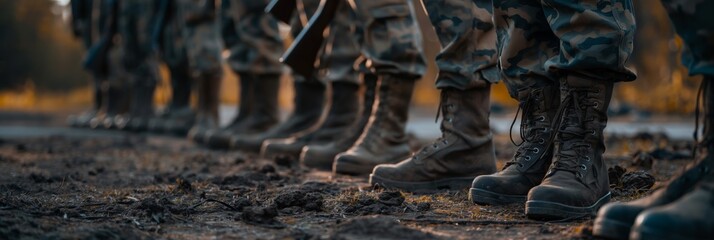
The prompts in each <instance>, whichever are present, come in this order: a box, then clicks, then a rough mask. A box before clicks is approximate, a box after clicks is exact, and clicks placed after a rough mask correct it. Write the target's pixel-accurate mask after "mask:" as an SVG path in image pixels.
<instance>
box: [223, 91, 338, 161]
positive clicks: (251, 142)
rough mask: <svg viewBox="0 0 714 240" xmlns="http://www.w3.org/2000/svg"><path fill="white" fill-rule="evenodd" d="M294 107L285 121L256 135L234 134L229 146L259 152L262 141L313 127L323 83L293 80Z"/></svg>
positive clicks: (288, 135)
mask: <svg viewBox="0 0 714 240" xmlns="http://www.w3.org/2000/svg"><path fill="white" fill-rule="evenodd" d="M294 86H295V109H294V110H293V113H292V114H291V115H290V117H288V119H287V120H285V122H283V123H281V124H279V125H277V126H275V127H273V128H271V129H270V130H268V131H265V132H263V133H260V134H256V135H236V136H233V137H232V138H231V148H232V149H236V150H241V151H246V152H251V153H259V152H260V148H261V146H262V145H263V141H265V140H267V139H282V138H287V137H290V136H293V135H294V134H297V133H299V132H302V131H305V130H307V129H310V128H311V127H314V126H315V125H316V124H317V123H319V121H320V117H321V115H322V107H323V105H324V102H325V85H323V84H322V83H319V82H317V81H311V82H295V83H294Z"/></svg>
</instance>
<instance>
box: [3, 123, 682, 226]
mask: <svg viewBox="0 0 714 240" xmlns="http://www.w3.org/2000/svg"><path fill="white" fill-rule="evenodd" d="M496 139H497V155H498V157H499V164H500V165H502V164H503V163H504V162H505V161H506V160H507V159H508V158H509V157H510V156H511V155H512V154H513V151H514V149H515V148H514V147H513V146H512V144H511V143H510V140H508V136H501V135H499V136H497V138H496ZM607 146H608V154H607V161H608V163H609V164H610V165H609V166H613V169H612V171H610V177H611V183H612V184H613V185H612V186H613V195H614V196H615V197H614V201H627V200H630V199H633V198H637V197H639V196H643V195H644V194H647V193H648V190H647V189H649V188H650V187H652V185H653V184H654V187H653V188H657V187H658V186H659V185H661V183H662V181H663V180H666V179H667V178H669V177H670V176H671V175H673V174H676V173H677V172H679V171H680V169H681V168H682V167H683V166H684V165H685V164H687V163H689V162H691V161H690V160H689V159H690V157H689V156H688V154H689V152H688V151H691V150H690V148H691V143H690V142H688V141H670V140H668V139H667V137H666V136H662V135H657V134H649V133H642V134H639V135H637V136H628V137H616V136H609V137H608V139H607ZM638 150H644V151H638ZM615 165H618V166H621V167H622V168H615V167H614V166H615ZM615 169H617V170H615ZM625 172H627V173H625ZM648 173H649V174H652V175H649V174H648ZM652 176H654V178H652ZM654 180H656V182H655V181H654ZM591 224H592V219H572V220H570V221H567V222H565V221H560V222H542V221H534V220H530V219H527V218H526V217H525V214H524V209H523V205H522V204H514V205H509V206H496V207H494V206H478V205H474V204H472V203H470V202H469V201H468V198H467V192H466V191H458V192H443V193H437V194H410V193H405V192H399V191H393V190H389V189H373V188H372V187H370V186H369V185H368V184H367V179H366V178H363V177H350V176H332V175H331V173H329V172H320V171H315V170H310V169H306V168H304V167H301V166H299V165H298V164H296V163H293V162H290V161H285V160H281V159H278V160H270V159H259V158H257V157H256V156H252V155H248V154H243V153H238V152H224V151H211V150H207V149H203V148H200V147H197V146H195V145H193V144H191V143H189V142H188V141H186V140H184V139H181V138H172V137H166V136H153V135H141V134H119V133H107V134H104V135H102V136H82V137H76V136H75V137H70V136H48V137H29V138H18V137H12V138H6V139H2V138H0V239H35V238H47V239H67V238H69V239H211V238H229V239H231V238H235V239H440V238H443V239H478V238H484V239H566V238H575V239H581V238H582V239H588V238H592V236H591V234H590V232H591V227H590V226H591Z"/></svg>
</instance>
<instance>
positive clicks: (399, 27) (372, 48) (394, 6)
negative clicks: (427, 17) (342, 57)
mask: <svg viewBox="0 0 714 240" xmlns="http://www.w3.org/2000/svg"><path fill="white" fill-rule="evenodd" d="M350 1H351V3H352V5H353V6H354V7H355V11H356V13H357V18H358V19H359V22H360V23H361V24H362V26H363V29H364V31H363V34H364V35H363V39H362V42H361V43H360V44H361V45H362V54H363V55H364V56H365V57H367V59H369V62H368V65H367V67H369V68H370V69H371V70H372V71H373V72H375V73H376V74H378V75H383V74H390V75H397V76H402V77H405V78H413V79H416V78H420V77H421V76H422V75H424V73H425V72H426V63H425V61H424V57H423V56H422V39H421V34H420V31H419V27H418V26H417V21H416V19H415V16H414V14H413V12H412V9H414V8H413V6H411V4H412V1H410V0H380V1H376V0H350Z"/></svg>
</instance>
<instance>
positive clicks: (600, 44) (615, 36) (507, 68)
mask: <svg viewBox="0 0 714 240" xmlns="http://www.w3.org/2000/svg"><path fill="white" fill-rule="evenodd" d="M493 10H494V21H495V24H496V29H497V33H498V49H499V52H498V53H499V56H500V57H499V58H500V59H499V63H500V66H501V72H502V76H503V77H504V81H505V82H506V84H507V86H508V90H509V92H510V94H511V96H514V97H515V96H516V95H517V92H518V90H519V89H524V88H528V87H533V86H543V85H550V84H556V83H557V82H558V80H559V79H560V78H563V77H566V76H568V75H579V76H581V77H586V78H588V79H593V80H602V81H631V80H634V79H635V78H636V76H635V74H634V73H633V72H632V71H631V70H630V69H628V68H626V67H625V61H627V59H628V58H629V56H630V53H632V47H633V41H634V36H633V35H634V32H635V20H634V16H633V11H632V2H631V0H587V1H572V0H540V1H531V0H493Z"/></svg>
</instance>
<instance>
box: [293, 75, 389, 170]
mask: <svg viewBox="0 0 714 240" xmlns="http://www.w3.org/2000/svg"><path fill="white" fill-rule="evenodd" d="M363 82H364V83H363V85H364V94H363V95H362V104H361V105H362V110H361V111H360V115H359V117H358V118H357V121H356V122H355V123H354V124H353V125H352V126H351V127H350V129H349V131H348V132H347V134H345V135H344V137H340V138H339V139H337V140H336V141H333V142H331V143H328V144H309V145H307V146H305V147H304V148H303V149H302V152H301V153H300V162H301V163H302V164H303V165H304V166H306V167H310V168H317V169H321V170H332V163H333V162H334V161H335V156H337V154H340V153H341V152H344V151H347V150H348V149H350V147H352V145H354V143H355V142H356V141H357V139H359V136H360V135H362V132H363V130H364V128H365V126H367V122H369V116H370V115H372V106H373V105H374V97H375V94H376V88H377V77H376V76H375V75H373V74H368V75H364V77H363Z"/></svg>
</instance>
